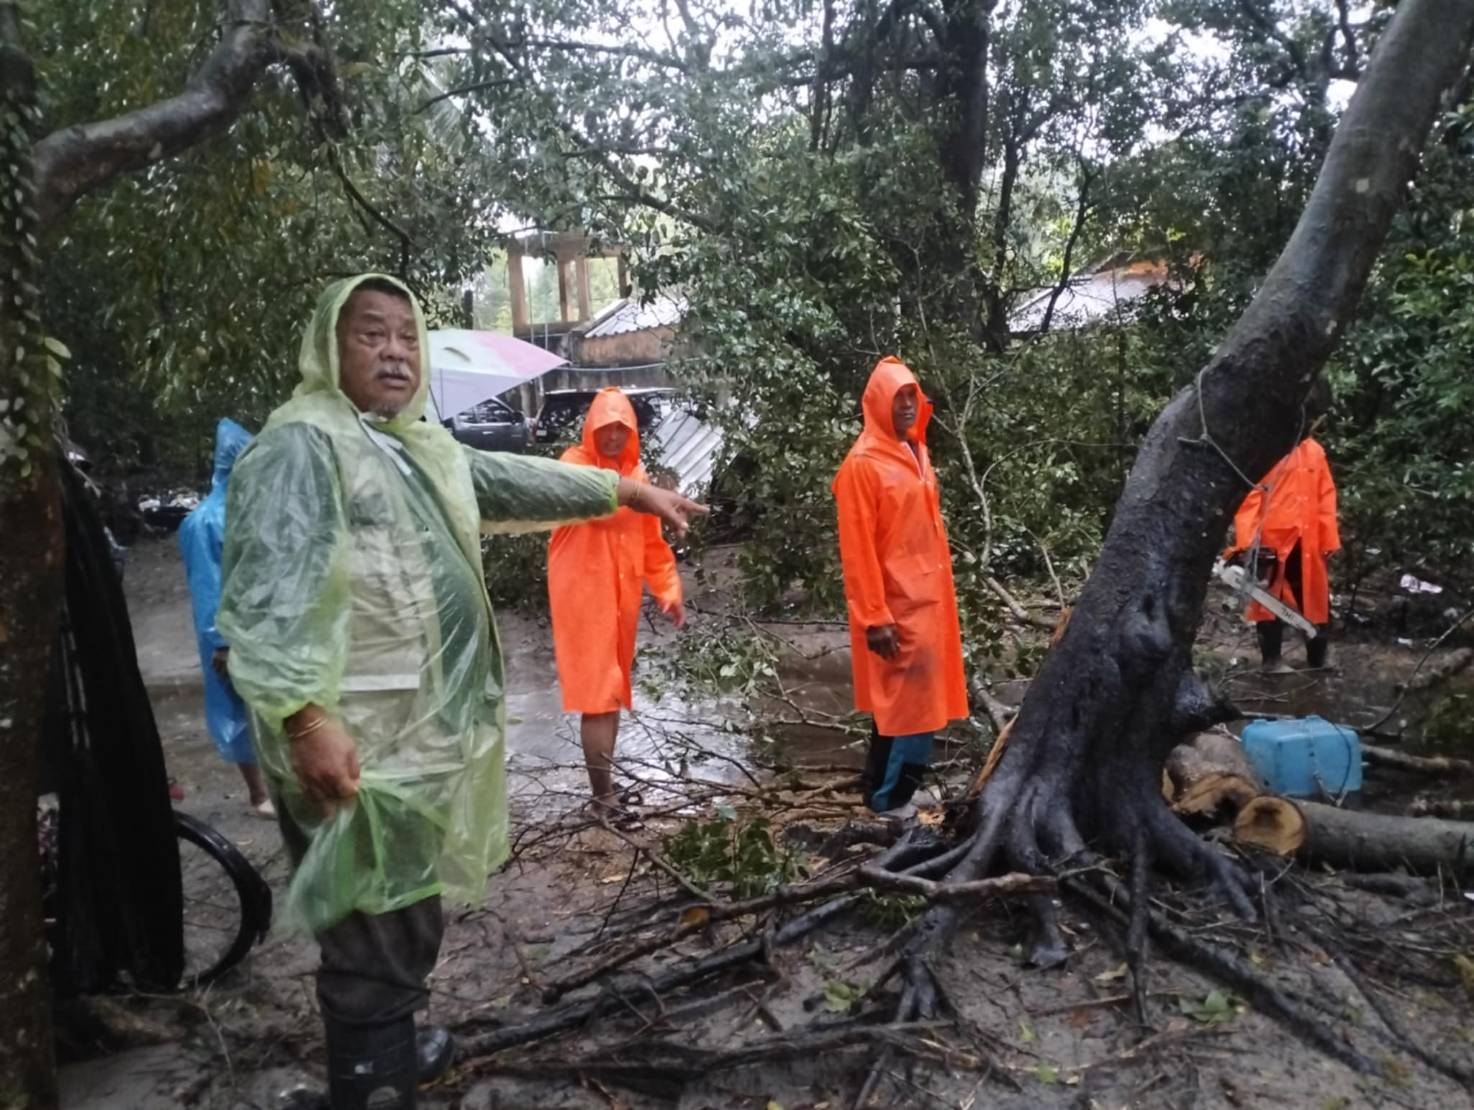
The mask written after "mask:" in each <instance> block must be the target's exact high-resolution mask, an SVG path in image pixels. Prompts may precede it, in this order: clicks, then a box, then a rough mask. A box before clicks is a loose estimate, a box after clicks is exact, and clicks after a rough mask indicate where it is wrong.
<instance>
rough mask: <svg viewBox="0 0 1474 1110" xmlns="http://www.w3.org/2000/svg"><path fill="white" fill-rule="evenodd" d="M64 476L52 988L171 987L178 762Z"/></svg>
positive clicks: (49, 762) (95, 534) (103, 555)
mask: <svg viewBox="0 0 1474 1110" xmlns="http://www.w3.org/2000/svg"><path fill="white" fill-rule="evenodd" d="M61 471H62V514H63V520H64V523H65V528H66V589H65V601H64V604H63V607H62V614H61V633H60V635H59V637H58V642H57V644H56V648H55V652H54V654H53V659H52V667H51V675H50V681H49V683H48V689H47V707H46V720H45V726H44V728H43V731H42V743H43V745H44V750H43V755H42V763H43V768H44V770H43V777H44V785H43V790H44V791H45V792H53V793H55V794H56V795H57V796H58V799H59V802H60V825H59V830H58V844H59V849H58V850H59V864H58V870H57V889H56V894H55V905H54V906H52V907H48V910H49V912H51V913H54V915H55V918H56V926H55V928H54V929H53V930H52V933H51V941H52V976H53V978H52V983H53V986H54V989H55V990H56V991H57V992H58V993H61V994H75V993H82V992H88V991H97V990H102V989H106V988H107V987H109V986H111V985H113V984H115V983H117V982H118V980H119V977H120V974H126V976H127V977H128V978H129V979H130V980H131V981H132V982H134V983H136V984H138V985H140V986H147V987H151V988H155V989H167V988H170V987H173V986H175V985H176V984H177V983H178V982H179V978H180V976H181V975H182V974H183V970H184V936H183V907H182V896H181V891H180V876H179V847H178V842H177V840H176V839H175V832H174V813H173V807H172V804H171V802H170V799H169V780H168V776H167V774H166V772H165V769H164V751H163V748H162V746H161V745H160V743H159V730H158V726H157V725H156V724H155V722H154V715H153V708H152V706H151V705H150V704H149V700H148V692H147V691H146V690H145V688H144V685H143V677H142V676H141V675H140V674H139V671H138V659H137V656H136V654H135V651H134V644H133V630H132V627H131V625H130V624H129V622H128V606H127V602H126V601H125V599H124V597H123V588H122V583H121V582H120V581H119V579H118V574H117V570H116V568H115V567H114V565H113V561H112V555H111V550H110V545H109V543H108V540H107V536H106V534H105V533H104V531H103V527H102V521H101V519H100V517H99V515H98V511H97V506H96V504H95V502H94V500H93V498H92V495H91V492H90V491H89V489H88V487H87V485H86V483H85V481H84V480H83V478H82V477H81V475H79V474H78V473H76V472H75V471H74V470H73V469H72V468H71V467H70V466H69V465H68V464H67V463H65V462H62V463H61Z"/></svg>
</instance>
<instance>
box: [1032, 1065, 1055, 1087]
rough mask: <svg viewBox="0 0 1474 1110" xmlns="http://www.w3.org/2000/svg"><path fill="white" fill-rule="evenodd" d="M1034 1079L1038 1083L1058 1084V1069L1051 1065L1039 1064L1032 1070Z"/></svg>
mask: <svg viewBox="0 0 1474 1110" xmlns="http://www.w3.org/2000/svg"><path fill="white" fill-rule="evenodd" d="M1034 1078H1035V1079H1037V1080H1039V1082H1040V1083H1058V1082H1059V1069H1058V1068H1057V1067H1055V1066H1054V1065H1053V1064H1042V1063H1041V1064H1040V1065H1039V1066H1038V1067H1036V1068H1035V1069H1034Z"/></svg>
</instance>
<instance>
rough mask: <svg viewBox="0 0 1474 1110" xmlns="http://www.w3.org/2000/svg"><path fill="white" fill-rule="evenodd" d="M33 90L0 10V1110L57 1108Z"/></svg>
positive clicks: (49, 636)
mask: <svg viewBox="0 0 1474 1110" xmlns="http://www.w3.org/2000/svg"><path fill="white" fill-rule="evenodd" d="M35 118H36V88H35V78H34V74H33V71H32V68H31V64H30V59H29V58H28V57H27V56H26V54H25V53H24V51H22V50H21V49H20V18H19V12H18V11H17V8H16V5H15V4H14V3H13V2H10V0H5V2H0V227H3V229H4V230H3V231H0V520H5V521H7V522H10V524H11V525H12V527H10V528H8V529H7V530H6V535H5V542H4V543H3V544H0V783H3V784H4V787H5V796H4V798H3V800H0V1107H4V1108H5V1110H11V1108H19V1107H50V1106H55V1105H56V1086H55V1080H54V1077H53V1072H52V1063H51V1001H50V997H49V994H48V991H47V985H46V944H45V939H44V935H43V930H42V920H41V890H40V878H41V868H40V861H39V858H38V854H37V850H36V847H37V845H36V790H37V784H38V779H39V775H40V753H41V749H40V744H39V743H38V737H39V735H40V732H41V712H42V699H41V697H40V694H39V692H40V691H41V690H44V689H45V687H46V668H47V663H48V661H49V660H50V658H51V644H52V640H53V639H54V638H55V634H56V609H57V604H58V595H59V592H60V570H61V526H60V515H59V514H60V506H59V503H58V500H57V497H56V481H55V475H54V474H53V473H52V462H51V459H52V451H51V435H52V420H53V405H54V403H55V388H54V386H53V376H52V374H51V372H50V370H49V367H48V364H47V359H48V358H49V357H50V356H49V354H48V352H47V350H46V347H45V345H44V343H43V339H44V333H43V332H42V328H41V318H40V311H39V310H40V305H39V304H38V300H37V298H38V294H37V291H36V287H37V285H38V284H39V280H38V277H39V275H38V273H37V260H36V250H35V246H36V240H35V235H36V230H37V220H36V208H35V194H34V189H33V164H32V159H31V144H30V137H29V128H30V127H31V126H32V125H33V124H34V121H35Z"/></svg>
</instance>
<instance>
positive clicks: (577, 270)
mask: <svg viewBox="0 0 1474 1110" xmlns="http://www.w3.org/2000/svg"><path fill="white" fill-rule="evenodd" d="M573 277H574V282H575V284H576V285H577V286H578V319H579V322H580V323H582V322H583V321H585V320H592V319H593V318H594V305H593V299H594V298H593V294H592V292H591V291H590V289H589V259H588V256H587V255H585V254H580V255H578V256H577V257H576V258H574V260H573Z"/></svg>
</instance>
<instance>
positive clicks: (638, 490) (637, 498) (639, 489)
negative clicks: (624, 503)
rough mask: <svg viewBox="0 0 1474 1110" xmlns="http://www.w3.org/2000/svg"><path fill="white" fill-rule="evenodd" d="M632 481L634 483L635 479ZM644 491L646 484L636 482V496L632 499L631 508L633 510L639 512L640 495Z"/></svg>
mask: <svg viewBox="0 0 1474 1110" xmlns="http://www.w3.org/2000/svg"><path fill="white" fill-rule="evenodd" d="M631 481H634V479H631ZM644 490H645V483H644V482H635V492H634V495H633V496H632V497H631V498H630V508H631V509H635V510H636V511H638V510H639V508H640V494H642V493H643V492H644Z"/></svg>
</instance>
